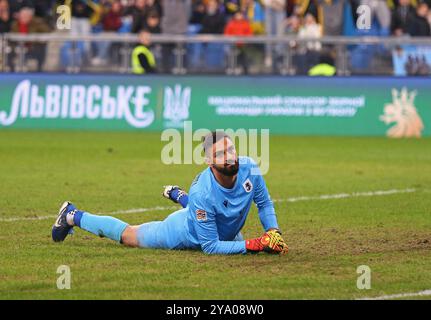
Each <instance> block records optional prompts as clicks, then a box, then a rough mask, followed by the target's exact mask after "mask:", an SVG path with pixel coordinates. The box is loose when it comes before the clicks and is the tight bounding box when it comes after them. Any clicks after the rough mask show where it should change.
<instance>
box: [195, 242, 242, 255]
mask: <svg viewBox="0 0 431 320" xmlns="http://www.w3.org/2000/svg"><path fill="white" fill-rule="evenodd" d="M201 247H202V250H203V251H204V252H205V253H207V254H242V253H247V249H246V248H245V241H219V240H218V241H211V242H206V243H204V244H202V245H201Z"/></svg>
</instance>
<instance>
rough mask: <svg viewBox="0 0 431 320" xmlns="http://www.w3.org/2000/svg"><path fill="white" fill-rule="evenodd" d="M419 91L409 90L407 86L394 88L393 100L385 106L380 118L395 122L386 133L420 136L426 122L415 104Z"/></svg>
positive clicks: (388, 122) (399, 136)
mask: <svg viewBox="0 0 431 320" xmlns="http://www.w3.org/2000/svg"><path fill="white" fill-rule="evenodd" d="M416 95H417V91H416V90H415V91H411V92H409V91H408V90H407V88H405V87H404V88H402V89H401V90H400V91H398V90H397V89H392V102H391V103H388V104H386V105H385V107H384V114H383V115H381V116H380V120H381V121H383V122H384V123H385V124H387V125H388V124H390V123H393V122H394V123H395V125H394V126H392V127H391V128H389V130H388V131H387V132H386V135H387V136H388V137H390V138H410V137H415V138H420V137H421V135H422V130H423V129H424V124H423V122H422V119H421V117H420V116H419V114H418V111H417V109H416V107H415V105H414V100H415V97H416Z"/></svg>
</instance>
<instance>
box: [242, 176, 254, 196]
mask: <svg viewBox="0 0 431 320" xmlns="http://www.w3.org/2000/svg"><path fill="white" fill-rule="evenodd" d="M242 186H243V187H244V190H245V192H247V193H248V192H251V190H253V184H252V183H251V181H250V179H247V180H245V182H244V183H243V184H242Z"/></svg>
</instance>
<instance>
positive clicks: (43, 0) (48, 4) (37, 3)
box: [33, 0, 56, 23]
mask: <svg viewBox="0 0 431 320" xmlns="http://www.w3.org/2000/svg"><path fill="white" fill-rule="evenodd" d="M55 2H56V0H33V5H34V15H35V16H36V17H41V18H43V19H45V21H46V22H47V23H48V22H51V18H52V14H53V10H52V9H53V7H54V4H55Z"/></svg>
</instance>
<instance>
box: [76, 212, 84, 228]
mask: <svg viewBox="0 0 431 320" xmlns="http://www.w3.org/2000/svg"><path fill="white" fill-rule="evenodd" d="M83 213H84V211H76V212H75V214H74V215H73V223H74V224H75V226H78V227H80V228H81V218H82V214H83Z"/></svg>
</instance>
